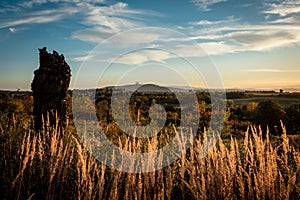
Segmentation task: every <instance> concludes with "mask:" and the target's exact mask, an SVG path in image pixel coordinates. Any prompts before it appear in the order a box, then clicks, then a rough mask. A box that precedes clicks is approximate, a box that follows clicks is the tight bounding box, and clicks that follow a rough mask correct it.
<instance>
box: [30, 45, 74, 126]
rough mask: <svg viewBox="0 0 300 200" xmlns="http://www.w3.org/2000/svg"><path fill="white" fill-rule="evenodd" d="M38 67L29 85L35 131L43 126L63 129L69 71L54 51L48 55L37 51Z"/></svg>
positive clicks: (69, 77) (63, 59)
mask: <svg viewBox="0 0 300 200" xmlns="http://www.w3.org/2000/svg"><path fill="white" fill-rule="evenodd" d="M39 51H40V67H39V69H37V70H35V71H34V78H33V81H32V83H31V89H32V91H33V98H34V109H33V115H34V116H35V130H36V131H38V130H41V128H42V127H43V125H46V124H47V121H48V122H49V123H50V126H55V125H58V126H59V127H63V128H64V127H65V125H66V117H67V105H66V96H67V92H68V88H69V84H70V79H71V69H70V66H69V65H68V64H67V63H66V61H65V58H64V56H63V55H62V54H61V55H59V54H58V53H57V52H56V51H53V53H52V54H51V53H48V52H47V48H46V47H44V48H42V49H39Z"/></svg>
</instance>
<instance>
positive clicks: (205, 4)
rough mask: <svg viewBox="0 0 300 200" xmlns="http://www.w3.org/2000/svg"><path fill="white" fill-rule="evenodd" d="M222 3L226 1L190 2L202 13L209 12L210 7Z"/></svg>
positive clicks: (205, 0) (194, 0)
mask: <svg viewBox="0 0 300 200" xmlns="http://www.w3.org/2000/svg"><path fill="white" fill-rule="evenodd" d="M224 1H227V0H192V2H193V3H194V4H195V5H196V6H198V7H199V9H201V10H204V11H209V10H210V9H209V7H210V6H212V5H214V4H217V3H221V2H224Z"/></svg>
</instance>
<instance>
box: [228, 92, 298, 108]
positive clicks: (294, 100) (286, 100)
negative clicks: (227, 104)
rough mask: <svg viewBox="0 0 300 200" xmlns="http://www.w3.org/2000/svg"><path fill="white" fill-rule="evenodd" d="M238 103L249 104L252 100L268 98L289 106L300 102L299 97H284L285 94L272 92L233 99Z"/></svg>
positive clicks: (259, 100)
mask: <svg viewBox="0 0 300 200" xmlns="http://www.w3.org/2000/svg"><path fill="white" fill-rule="evenodd" d="M232 100H233V102H234V104H236V105H247V104H249V103H251V102H262V101H268V100H274V101H277V102H278V103H279V104H280V105H281V106H283V107H289V106H290V105H292V104H295V103H297V102H299V98H296V97H283V96H278V95H276V96H270V94H268V95H266V94H259V95H257V96H255V97H248V98H243V99H232Z"/></svg>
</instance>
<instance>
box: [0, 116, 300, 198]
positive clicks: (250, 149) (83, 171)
mask: <svg viewBox="0 0 300 200" xmlns="http://www.w3.org/2000/svg"><path fill="white" fill-rule="evenodd" d="M30 126H31V125H30V120H29V123H28V122H26V123H24V121H23V120H18V119H15V118H12V119H11V120H8V121H7V123H6V124H1V126H0V141H1V143H0V145H1V146H0V152H1V157H0V165H1V170H0V177H1V178H0V180H1V184H0V191H1V193H2V196H1V199H299V198H300V181H299V180H300V152H299V151H297V150H295V149H294V148H293V147H292V146H291V145H290V142H289V140H290V139H289V138H288V137H287V135H286V134H285V133H284V134H282V136H280V137H278V138H271V139H270V138H269V136H268V134H267V136H266V138H264V137H263V136H262V135H263V134H262V132H261V131H260V130H257V129H254V128H252V129H249V130H248V131H247V132H245V134H244V137H243V139H241V140H236V139H230V140H226V141H222V140H219V141H218V143H217V145H216V146H215V147H214V148H213V149H212V151H210V152H209V153H208V155H207V156H204V157H200V156H199V151H200V148H201V146H202V141H201V139H195V140H194V144H193V145H192V147H191V148H190V149H188V150H187V153H186V154H183V155H181V157H180V158H178V160H176V162H174V163H173V164H171V165H169V166H167V167H165V168H163V169H160V170H157V171H153V172H148V173H125V172H121V171H116V170H114V169H110V168H108V167H107V166H105V165H103V164H102V163H100V162H98V161H97V160H96V159H95V158H94V157H93V156H92V155H91V154H90V153H89V152H88V151H87V150H86V149H85V148H84V147H83V146H82V144H81V141H80V140H79V139H78V137H77V134H76V132H75V131H74V129H72V128H71V126H70V127H67V129H66V130H64V131H63V132H61V131H59V130H58V129H57V128H51V127H49V128H48V129H47V130H43V131H41V132H35V131H33V130H32V129H31V128H30ZM284 129H285V128H284V127H283V130H284ZM175 131H176V130H175ZM204 134H205V133H204ZM293 139H294V141H295V138H293ZM158 143H159V141H155V140H151V141H149V147H151V148H148V151H151V149H152V150H154V149H156V148H157V144H158ZM125 144H126V145H120V148H123V149H124V150H129V149H134V148H132V147H135V149H137V150H138V148H141V146H140V144H139V141H131V140H127V141H125ZM179 145H180V144H179ZM164 159H167V158H164ZM146 164H147V163H146ZM133 167H134V166H133Z"/></svg>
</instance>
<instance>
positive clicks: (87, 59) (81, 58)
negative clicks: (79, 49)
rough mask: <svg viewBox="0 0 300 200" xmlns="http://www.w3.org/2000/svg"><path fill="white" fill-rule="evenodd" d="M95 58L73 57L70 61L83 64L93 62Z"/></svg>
mask: <svg viewBox="0 0 300 200" xmlns="http://www.w3.org/2000/svg"><path fill="white" fill-rule="evenodd" d="M93 58H94V56H92V55H86V56H78V57H73V58H70V60H72V61H75V62H83V61H89V60H93Z"/></svg>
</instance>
